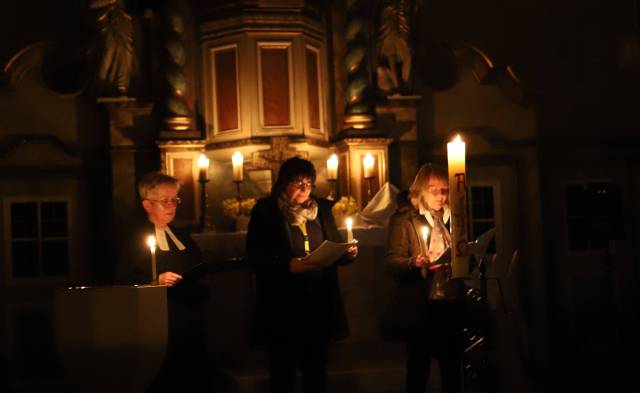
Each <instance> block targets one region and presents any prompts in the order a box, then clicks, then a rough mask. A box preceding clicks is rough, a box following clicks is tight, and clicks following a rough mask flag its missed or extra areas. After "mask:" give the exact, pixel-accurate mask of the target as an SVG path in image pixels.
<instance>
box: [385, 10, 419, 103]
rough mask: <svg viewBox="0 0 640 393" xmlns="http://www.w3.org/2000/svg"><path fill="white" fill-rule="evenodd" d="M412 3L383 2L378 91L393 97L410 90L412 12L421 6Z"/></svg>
mask: <svg viewBox="0 0 640 393" xmlns="http://www.w3.org/2000/svg"><path fill="white" fill-rule="evenodd" d="M411 3H413V2H412V1H411V0H383V1H382V6H381V9H380V19H379V27H378V41H377V48H376V49H377V57H378V66H377V67H376V78H377V82H378V89H379V90H380V91H382V92H384V93H386V94H393V93H396V92H398V91H401V90H407V89H409V81H410V77H411V58H412V50H411V46H410V39H411V26H410V24H409V18H410V13H411V12H414V11H415V10H416V9H417V7H418V1H416V2H415V3H416V4H415V5H412V4H411Z"/></svg>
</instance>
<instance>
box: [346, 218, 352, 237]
mask: <svg viewBox="0 0 640 393" xmlns="http://www.w3.org/2000/svg"><path fill="white" fill-rule="evenodd" d="M345 223H346V224H347V243H351V242H353V219H352V218H351V217H347V219H346V220H345Z"/></svg>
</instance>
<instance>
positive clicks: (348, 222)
mask: <svg viewBox="0 0 640 393" xmlns="http://www.w3.org/2000/svg"><path fill="white" fill-rule="evenodd" d="M344 221H345V223H346V224H347V229H348V230H351V228H353V219H352V218H351V217H347V219H346V220H344Z"/></svg>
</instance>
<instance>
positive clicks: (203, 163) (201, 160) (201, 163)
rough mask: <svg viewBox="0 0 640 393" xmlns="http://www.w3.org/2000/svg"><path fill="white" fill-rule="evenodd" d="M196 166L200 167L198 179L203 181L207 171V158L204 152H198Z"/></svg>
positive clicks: (205, 178)
mask: <svg viewBox="0 0 640 393" xmlns="http://www.w3.org/2000/svg"><path fill="white" fill-rule="evenodd" d="M198 168H200V173H199V175H198V180H200V181H204V180H207V177H208V172H209V159H208V158H207V156H205V155H204V154H202V153H201V154H200V157H198Z"/></svg>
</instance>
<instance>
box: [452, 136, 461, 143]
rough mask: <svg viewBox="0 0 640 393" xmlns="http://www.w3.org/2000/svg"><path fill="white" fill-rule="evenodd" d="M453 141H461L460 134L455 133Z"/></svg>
mask: <svg viewBox="0 0 640 393" xmlns="http://www.w3.org/2000/svg"><path fill="white" fill-rule="evenodd" d="M453 142H462V138H460V134H458V135H456V137H455V138H453Z"/></svg>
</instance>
